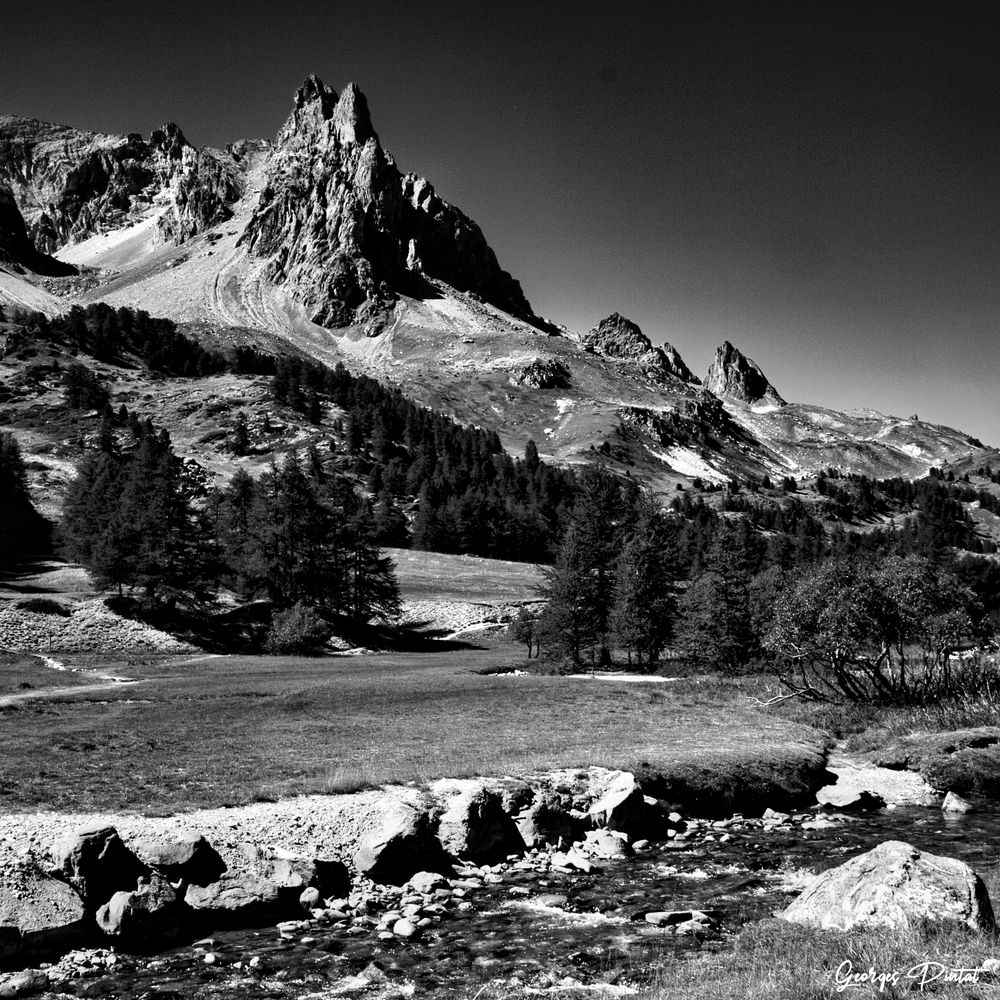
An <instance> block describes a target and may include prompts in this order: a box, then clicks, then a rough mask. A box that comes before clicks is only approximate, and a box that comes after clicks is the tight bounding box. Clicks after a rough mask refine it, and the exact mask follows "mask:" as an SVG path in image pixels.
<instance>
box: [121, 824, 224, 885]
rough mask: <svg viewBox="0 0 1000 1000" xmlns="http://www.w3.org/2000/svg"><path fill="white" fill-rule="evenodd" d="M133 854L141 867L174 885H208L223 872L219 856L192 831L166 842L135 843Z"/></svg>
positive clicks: (149, 840)
mask: <svg viewBox="0 0 1000 1000" xmlns="http://www.w3.org/2000/svg"><path fill="white" fill-rule="evenodd" d="M132 850H133V851H134V852H135V854H136V857H138V858H139V860H140V861H141V862H142V863H143V864H144V865H146V866H147V867H148V868H151V869H152V870H153V871H154V872H156V873H157V874H158V875H161V876H162V877H163V878H165V879H166V880H167V881H168V882H172V883H173V884H174V885H176V884H178V883H180V882H183V883H184V884H185V885H188V884H191V883H194V884H195V885H210V884H211V883H212V882H214V881H215V880H216V879H217V878H219V877H220V876H221V875H222V873H223V872H224V871H225V870H226V863H225V862H224V861H223V860H222V858H221V857H219V852H218V851H216V849H215V848H214V847H212V845H211V844H210V843H209V842H208V841H207V840H206V839H205V838H204V836H202V834H200V833H196V832H193V831H183V832H180V833H177V834H175V835H174V836H172V837H169V838H165V839H147V840H137V841H135V842H134V843H133V844H132Z"/></svg>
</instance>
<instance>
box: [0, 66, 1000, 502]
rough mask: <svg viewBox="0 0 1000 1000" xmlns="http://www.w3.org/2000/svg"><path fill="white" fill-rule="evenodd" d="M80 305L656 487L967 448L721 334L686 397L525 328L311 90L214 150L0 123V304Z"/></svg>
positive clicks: (476, 255)
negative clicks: (749, 352)
mask: <svg viewBox="0 0 1000 1000" xmlns="http://www.w3.org/2000/svg"><path fill="white" fill-rule="evenodd" d="M6 192H9V194H8V193H6ZM97 301H106V302H108V303H110V304H111V305H115V306H119V305H128V306H132V307H135V308H141V309H144V310H146V311H148V312H149V313H150V314H152V315H154V316H166V317H169V318H171V319H174V320H175V321H177V322H178V323H179V324H181V325H182V329H185V330H187V331H188V332H191V333H194V334H196V335H197V336H198V337H199V338H200V339H201V340H203V341H206V340H207V341H211V342H212V343H213V344H215V345H219V346H226V345H231V344H233V343H241V344H245V343H258V344H260V345H262V346H264V347H265V348H267V349H268V350H271V351H274V350H282V349H284V350H287V351H289V352H294V353H305V354H308V355H312V356H314V357H316V358H318V359H320V360H323V361H326V362H329V363H333V362H336V361H343V362H344V363H345V364H346V365H347V366H348V367H349V368H351V369H352V370H354V371H358V372H364V373H367V374H370V375H373V376H375V377H377V378H380V379H382V380H383V381H386V382H388V383H391V384H394V385H398V386H399V387H400V388H401V389H402V390H403V391H404V392H406V393H407V394H408V395H410V396H411V397H413V398H415V399H416V400H418V401H419V402H422V403H425V404H427V405H431V406H434V407H436V408H439V409H442V410H444V411H446V412H448V413H451V414H453V415H454V416H455V417H457V418H458V419H460V420H462V421H466V422H470V423H476V424H479V425H481V426H486V427H490V428H494V429H496V430H497V431H498V432H499V434H500V435H501V438H502V440H503V442H504V444H505V445H506V446H507V447H508V448H510V449H511V450H515V451H521V450H522V449H523V448H524V446H525V443H526V442H527V441H528V439H534V440H535V441H536V442H537V444H538V446H539V449H540V450H541V452H542V454H543V455H545V456H547V457H549V458H551V459H553V460H555V461H558V462H568V463H573V462H582V461H588V460H591V459H592V458H593V456H594V454H595V453H599V454H601V455H602V456H603V457H604V460H606V461H608V462H611V463H613V464H618V467H620V468H628V469H630V470H631V471H632V474H633V475H638V476H641V477H642V478H644V479H646V480H648V481H650V482H651V483H652V484H653V485H655V486H658V487H660V488H663V489H673V488H674V485H675V484H676V483H677V482H690V481H692V480H693V479H695V478H701V479H703V480H708V481H714V482H723V481H726V480H728V479H730V478H732V477H734V476H736V477H747V476H758V477H760V476H763V475H765V474H766V475H770V476H772V477H773V476H775V475H779V476H780V475H796V476H801V475H803V474H808V473H810V472H815V471H817V470H819V469H824V468H827V467H830V466H833V467H836V468H839V469H842V470H844V471H851V472H860V473H866V474H870V475H874V476H880V477H884V476H892V475H903V476H910V477H914V476H920V475H923V474H925V473H926V472H927V470H928V469H929V468H930V467H931V466H938V467H940V466H946V465H948V464H949V463H957V462H965V463H968V462H970V461H972V462H977V461H978V460H979V459H978V456H980V455H982V454H986V453H985V452H984V451H983V447H982V445H981V443H980V442H978V441H977V440H976V439H975V438H972V437H970V436H969V435H966V434H963V433H961V432H960V431H957V430H952V429H950V428H947V427H941V426H937V425H933V424H929V423H925V422H922V421H919V420H916V419H910V420H902V419H899V418H897V417H891V416H886V415H883V414H880V413H877V412H875V411H871V410H869V411H860V412H859V411H852V412H849V413H839V412H836V411H832V410H827V409H822V408H819V407H814V406H809V405H807V404H795V403H786V401H785V400H784V399H783V398H782V396H781V395H780V394H779V393H778V391H777V390H776V389H775V388H774V386H772V385H771V383H770V382H769V381H768V379H767V378H766V376H765V375H764V374H763V372H762V370H761V369H760V367H759V366H758V365H757V364H756V363H754V362H753V361H750V360H749V359H748V358H747V357H746V356H745V355H743V354H742V353H741V352H740V351H739V350H738V349H737V348H736V347H734V346H733V345H732V344H730V343H728V342H725V343H723V344H722V346H721V347H719V349H718V352H717V354H716V358H715V361H714V363H713V365H712V368H711V370H710V371H709V374H708V377H707V379H706V381H705V383H704V384H701V383H700V382H699V380H698V379H697V378H696V377H695V376H694V375H693V374H692V373H691V371H690V369H689V368H688V366H687V365H686V364H685V363H684V361H683V360H682V359H681V357H680V355H679V354H678V353H677V351H676V350H675V349H674V348H673V347H671V346H670V345H669V344H663V345H662V346H656V345H655V344H654V343H653V342H652V340H651V339H650V338H649V337H648V336H647V335H646V334H644V333H643V332H642V331H641V330H640V329H639V327H638V326H636V325H635V324H634V323H632V322H631V321H630V320H628V319H627V318H626V317H625V316H623V315H621V314H619V313H613V314H611V315H610V316H608V317H607V318H606V319H604V320H602V321H600V322H599V323H597V324H596V325H595V326H594V328H593V329H591V330H590V331H588V332H586V333H583V334H577V333H571V332H569V331H567V330H566V329H564V328H561V327H558V326H555V325H554V324H552V323H551V322H549V321H546V320H543V319H541V318H539V317H538V316H536V315H535V313H534V311H533V309H532V307H531V305H530V303H529V302H528V301H527V299H526V297H525V295H524V293H523V291H522V289H521V286H520V284H519V283H518V282H517V281H516V280H515V279H514V278H513V277H511V275H510V274H508V273H507V272H506V271H505V270H503V268H502V267H501V266H500V264H499V262H498V261H497V258H496V255H495V253H494V252H493V250H492V249H491V248H490V246H489V244H488V242H487V241H486V238H485V236H484V235H483V233H482V231H481V230H480V228H479V227H478V226H477V225H476V223H475V222H473V221H472V220H471V219H469V218H468V217H467V216H466V215H465V214H464V213H463V212H461V211H460V210H459V209H458V208H456V207H455V206H453V205H451V204H449V203H448V202H447V201H445V200H444V199H442V198H441V197H440V196H439V195H438V194H437V193H436V192H435V191H434V188H433V187H432V186H431V184H430V183H429V182H428V181H426V180H424V179H423V178H420V177H417V176H415V175H414V174H408V173H404V172H402V171H401V170H400V169H399V168H398V167H397V165H396V163H395V160H394V159H393V158H392V156H391V155H390V154H389V153H388V152H387V151H386V150H385V149H384V147H383V146H382V145H381V142H380V139H379V136H378V134H377V132H376V131H375V128H374V126H373V124H372V119H371V115H370V112H369V108H368V103H367V101H366V100H365V97H364V95H363V94H362V93H361V91H360V90H359V89H358V88H357V87H356V86H354V85H353V84H349V85H348V86H347V87H345V88H344V89H343V90H342V91H341V92H340V93H339V94H337V93H336V92H335V91H333V90H332V89H330V88H329V87H327V86H326V85H325V84H324V83H323V82H322V81H321V80H319V79H318V78H317V77H315V76H311V77H309V78H308V79H307V80H306V81H305V82H304V83H303V85H302V87H300V88H299V89H298V90H297V91H296V93H295V96H294V100H293V104H292V109H291V113H290V115H289V118H288V120H287V121H286V122H285V124H284V125H283V126H282V128H281V129H280V131H279V132H278V134H277V136H276V138H275V139H274V140H273V141H266V140H260V139H254V140H243V141H240V142H236V143H233V144H231V145H230V146H228V147H227V148H226V149H225V150H214V149H200V150H199V149H195V148H194V147H192V146H191V145H190V144H189V143H188V142H187V140H186V139H185V138H184V135H183V133H182V132H181V130H180V129H179V128H178V127H177V126H176V125H173V124H167V125H163V126H161V127H160V128H158V129H156V130H154V131H153V132H152V133H151V134H150V135H149V137H148V138H143V137H142V136H140V135H137V134H131V135H128V136H108V135H99V134H95V133H90V132H85V131H81V130H78V129H73V128H69V127H67V126H61V125H51V124H48V123H44V122H38V121H35V120H33V119H27V118H21V117H5V118H0V303H7V304H9V305H14V306H20V307H22V308H29V309H35V310H39V311H42V312H46V313H48V314H55V313H58V312H63V311H66V310H67V309H68V308H69V307H70V305H72V304H73V303H77V302H79V303H88V302H97Z"/></svg>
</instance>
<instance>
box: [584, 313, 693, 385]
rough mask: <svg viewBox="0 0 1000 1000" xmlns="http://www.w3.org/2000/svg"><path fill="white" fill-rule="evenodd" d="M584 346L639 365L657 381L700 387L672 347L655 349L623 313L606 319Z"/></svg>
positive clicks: (590, 333)
mask: <svg viewBox="0 0 1000 1000" xmlns="http://www.w3.org/2000/svg"><path fill="white" fill-rule="evenodd" d="M582 342H583V345H584V346H585V347H587V348H588V349H589V350H592V351H594V353H596V354H601V355H603V356H604V357H606V358H613V359H615V360H617V361H632V362H635V363H636V364H637V365H639V366H640V367H641V368H642V369H643V370H644V371H645V372H646V373H647V374H649V375H650V376H652V377H654V378H658V379H663V378H666V377H669V376H672V377H673V378H677V379H680V380H681V381H682V382H690V383H694V384H697V383H698V379H697V378H696V377H695V376H694V375H693V374H692V373H691V369H690V368H688V366H687V365H686V364H684V362H683V360H682V359H681V356H680V354H678V353H677V351H676V350H675V349H674V348H673V347H671V346H670V344H664V345H663V346H662V347H654V346H653V343H652V341H651V340H650V339H649V337H647V336H646V335H645V334H644V333H643V332H642V330H640V329H639V327H638V326H636V325H635V323H633V322H632V321H631V320H628V319H626V318H625V317H624V316H622V315H621V314H620V313H612V314H611V315H610V316H608V317H607V318H606V319H602V320H601V322H600V323H598V324H597V326H595V327H594V328H593V329H592V330H591V331H590V332H589V333H587V334H585V335H584V337H583V341H582Z"/></svg>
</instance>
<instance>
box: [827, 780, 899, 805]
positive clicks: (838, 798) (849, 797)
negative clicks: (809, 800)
mask: <svg viewBox="0 0 1000 1000" xmlns="http://www.w3.org/2000/svg"><path fill="white" fill-rule="evenodd" d="M816 801H817V802H818V803H819V804H820V805H821V806H823V807H824V808H825V809H830V810H839V811H840V812H861V811H863V810H868V809H884V808H885V799H883V798H882V796H881V795H875V794H874V793H872V792H868V791H865V790H864V789H863V788H857V787H856V786H854V785H849V784H842V783H840V782H837V784H835V785H824V786H823V787H822V788H821V789H820V790H819V791H818V792H817V793H816Z"/></svg>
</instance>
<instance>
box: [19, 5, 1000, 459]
mask: <svg viewBox="0 0 1000 1000" xmlns="http://www.w3.org/2000/svg"><path fill="white" fill-rule="evenodd" d="M990 9H991V8H990V5H986V4H983V5H979V4H975V5H973V4H964V3H961V2H959V3H955V2H949V3H939V4H936V5H933V6H931V5H923V4H920V3H912V2H911V3H900V4H894V3H886V2H881V3H873V2H865V3H817V2H809V0H800V2H796V3H789V4H784V3H773V4H771V3H740V4H724V3H717V4H713V3H704V2H697V3H669V2H664V3H649V4H643V3H632V4H621V5H612V4H608V3H607V2H602V3H599V4H598V3H582V4H572V5H571V4H566V5H559V4H552V3H549V4H542V3H512V2H507V3H503V4H483V3H475V2H469V0H466V2H464V3H422V4H421V3H414V2H412V0H410V2H406V3H403V2H400V3H380V2H364V3H359V2H358V0H354V2H351V3H340V2H325V3H323V2H294V0H292V2H284V3H276V2H274V0H270V2H268V3H259V2H249V0H248V2H243V3H222V2H219V3H210V2H201V3H170V2H167V0H161V2H158V3H155V4H152V3H148V4H147V3H141V2H131V3H119V2H115V0H103V2H93V3H87V4H81V3H52V2H50V3H45V4H31V5H22V6H20V7H19V8H18V11H17V13H16V15H8V16H7V17H5V18H4V22H3V42H2V50H3V56H2V58H0V111H11V112H17V113H20V114H27V115H33V116H35V117H38V118H44V119H48V120H54V121H60V122H66V123H70V124H74V125H78V126H80V127H87V128H92V129H97V130H101V131H111V132H128V131H139V132H143V133H147V134H148V132H149V131H150V129H151V128H153V127H154V126H155V125H157V124H159V123H160V122H161V121H165V120H174V121H176V122H178V123H179V124H180V125H181V127H182V128H183V129H184V131H185V134H186V135H187V137H188V139H189V140H190V141H191V142H193V143H194V144H195V145H203V144H210V145H223V144H224V143H226V142H228V141H231V140H233V139H236V138H240V137H244V136H273V135H274V133H275V132H276V131H277V129H278V128H279V126H280V125H281V123H282V121H283V120H284V118H285V117H286V116H287V114H288V112H289V109H290V103H291V98H292V94H293V92H294V90H295V88H296V86H298V84H299V83H300V82H301V80H302V79H303V78H304V77H305V76H306V75H307V74H308V73H310V72H315V73H317V74H319V76H321V77H322V78H323V79H324V80H325V82H327V83H328V84H330V85H331V86H333V87H334V88H335V89H340V88H341V87H342V86H343V85H344V84H345V83H346V82H347V81H348V80H354V81H356V82H357V83H358V84H359V86H360V87H361V88H362V90H364V91H365V93H366V94H367V96H368V99H369V104H370V107H371V109H372V114H373V118H374V122H375V127H376V129H378V131H379V133H380V136H381V139H382V141H383V144H384V145H385V146H386V148H387V149H389V150H390V151H391V152H392V153H393V155H394V156H395V158H396V160H397V162H398V163H399V165H400V167H401V168H402V169H404V170H414V171H416V172H418V173H420V174H423V175H425V176H427V177H428V178H429V179H430V180H431V181H432V183H433V184H434V185H435V187H436V188H437V190H438V192H439V193H440V194H441V195H442V196H443V197H445V198H447V199H448V200H450V201H453V202H454V203H455V204H457V205H459V206H460V207H461V208H462V209H463V210H465V211H466V212H467V213H468V214H469V215H471V216H472V217H473V218H474V219H475V220H476V221H477V222H478V223H479V224H480V225H481V226H482V228H483V230H484V232H485V233H486V236H487V238H488V239H489V241H490V243H491V244H492V246H493V247H494V249H495V250H496V251H497V254H498V256H499V258H500V261H501V263H502V264H503V265H504V267H506V268H507V269H508V270H510V271H511V272H512V273H513V274H514V275H515V276H516V277H518V278H519V279H520V280H521V283H522V285H523V286H524V289H525V292H526V294H527V296H528V298H529V300H530V301H531V303H532V305H533V306H534V307H535V309H536V311H537V312H539V313H540V314H541V315H545V316H548V317H550V318H552V319H554V320H556V321H558V322H562V323H565V324H566V325H568V326H569V327H570V328H571V329H576V330H585V329H588V328H589V327H590V326H592V325H593V324H594V323H595V322H596V321H597V320H599V319H600V318H601V317H603V316H605V315H607V314H608V313H610V312H612V311H614V310H618V311H620V312H622V313H624V314H625V315H627V316H629V317H631V318H632V319H634V320H635V321H636V322H638V323H639V324H640V326H642V328H643V329H644V330H645V331H646V332H647V333H648V334H649V335H650V336H651V337H652V338H653V339H654V340H658V341H662V340H664V339H666V340H669V341H671V342H672V343H673V344H674V345H675V346H676V347H677V348H678V349H679V350H680V352H681V354H682V356H683V357H684V358H685V360H686V361H687V362H688V364H689V365H690V366H691V367H692V368H693V369H694V370H695V371H697V372H699V373H704V371H705V370H706V368H707V366H708V364H709V362H710V360H711V357H712V354H713V352H714V348H715V346H716V345H717V344H718V343H720V342H721V341H722V340H723V339H729V340H731V341H732V342H733V343H735V344H736V345H737V346H739V347H741V348H742V349H743V350H744V351H745V352H746V353H747V354H748V355H750V356H751V357H753V358H754V359H755V360H757V362H758V363H759V364H760V365H761V366H762V368H763V369H764V371H765V373H767V374H768V375H769V376H770V378H771V380H772V381H773V382H774V383H775V385H776V387H777V388H778V390H779V391H780V392H781V393H782V394H783V395H784V396H785V397H786V398H788V399H791V400H798V401H808V402H816V403H820V404H823V405H828V406H833V407H837V408H847V407H850V406H862V405H869V406H873V407H875V408H878V409H882V410H884V411H887V412H891V413H896V414H899V415H902V416H907V415H909V414H910V413H913V412H917V413H919V415H920V416H921V417H922V418H924V419H933V420H936V421H939V422H943V423H948V424H951V425H953V426H958V427H961V428H963V429H965V430H968V431H970V432H971V433H974V434H978V435H979V436H980V437H982V438H984V439H985V440H987V441H988V442H991V443H996V444H1000V408H998V405H997V393H996V389H995V385H996V381H997V373H998V369H1000V365H998V355H1000V345H998V344H997V343H996V338H995V332H996V327H997V319H998V316H1000V280H998V279H1000V246H998V219H1000V212H998V209H1000V184H998V176H1000V171H998V165H1000V163H998V161H1000V155H998V154H1000V122H998V116H1000V115H998V113H1000V56H998V53H1000V38H998V35H997V32H996V31H995V30H993V29H992V28H991V27H990V26H989V19H988V14H989V13H990Z"/></svg>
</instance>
